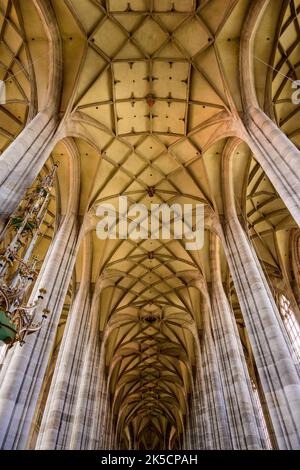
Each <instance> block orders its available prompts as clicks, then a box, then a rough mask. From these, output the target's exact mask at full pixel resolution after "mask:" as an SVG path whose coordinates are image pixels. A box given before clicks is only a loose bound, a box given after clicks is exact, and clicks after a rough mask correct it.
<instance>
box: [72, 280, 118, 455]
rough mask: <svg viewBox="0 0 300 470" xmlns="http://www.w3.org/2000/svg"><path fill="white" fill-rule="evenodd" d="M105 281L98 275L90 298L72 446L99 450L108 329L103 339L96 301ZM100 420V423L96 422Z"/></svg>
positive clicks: (98, 299)
mask: <svg viewBox="0 0 300 470" xmlns="http://www.w3.org/2000/svg"><path fill="white" fill-rule="evenodd" d="M106 285H107V282H106V280H105V278H104V276H101V277H100V278H98V281H97V282H96V285H95V290H94V294H93V298H92V306H91V321H90V329H89V336H88V338H87V345H86V352H85V355H84V363H83V370H82V376H81V380H80V386H79V391H78V397H79V398H78V400H77V403H76V410H75V413H74V414H75V419H74V425H73V430H72V436H71V442H70V448H71V449H91V450H97V449H99V448H100V447H99V441H100V437H99V436H100V432H101V430H100V426H101V425H102V424H103V422H102V420H100V417H101V410H102V408H103V396H102V395H103V387H104V386H105V384H106V381H105V344H106V339H107V337H108V334H109V331H110V328H109V326H107V327H106V330H105V332H104V335H103V337H102V340H101V339H100V328H99V318H100V312H99V304H100V295H101V292H102V290H103V289H104V288H105V287H106ZM99 421H100V423H99Z"/></svg>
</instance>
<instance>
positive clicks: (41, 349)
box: [0, 214, 78, 449]
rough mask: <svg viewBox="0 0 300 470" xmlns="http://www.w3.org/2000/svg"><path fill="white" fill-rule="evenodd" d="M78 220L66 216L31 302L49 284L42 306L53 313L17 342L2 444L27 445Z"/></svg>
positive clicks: (0, 405) (2, 401)
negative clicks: (40, 325) (31, 333)
mask: <svg viewBox="0 0 300 470" xmlns="http://www.w3.org/2000/svg"><path fill="white" fill-rule="evenodd" d="M77 234H78V230H77V221H76V216H75V215H74V214H72V215H71V216H69V217H66V219H65V221H64V223H63V224H62V226H61V228H60V229H59V231H58V233H57V234H56V236H55V239H54V241H53V243H52V245H51V247H50V249H49V251H48V254H47V257H46V260H45V261H44V267H43V269H42V270H41V272H40V275H39V277H38V280H37V282H36V284H35V287H34V290H33V293H32V296H31V299H30V302H32V301H34V300H35V299H36V297H37V295H38V289H39V288H46V289H47V294H46V296H45V299H44V302H43V305H42V307H41V310H42V309H43V308H47V309H49V310H50V312H51V315H50V316H49V318H48V320H46V321H45V322H44V324H43V327H42V328H41V330H40V331H39V332H38V333H37V334H33V335H31V336H28V337H27V340H26V343H25V344H24V345H23V346H19V345H18V344H17V345H16V346H15V350H14V353H13V355H12V357H11V359H10V363H9V366H8V368H7V370H6V374H5V377H4V379H3V381H2V384H1V388H0V421H1V428H0V448H2V449H24V448H26V443H27V439H28V437H29V433H30V428H31V423H32V418H33V415H34V412H35V408H36V405H37V402H38V398H39V393H40V391H41V387H42V383H43V379H44V375H45V372H46V368H47V364H48V361H49V358H50V354H51V350H52V348H53V343H54V339H55V334H56V330H57V326H58V322H59V318H60V314H61V310H62V307H63V304H64V299H65V296H66V293H67V290H68V286H69V283H70V279H71V275H72V271H73V266H74V262H75V254H76V245H77Z"/></svg>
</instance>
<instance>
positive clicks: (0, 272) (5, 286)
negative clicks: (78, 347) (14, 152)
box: [0, 165, 57, 346]
mask: <svg viewBox="0 0 300 470" xmlns="http://www.w3.org/2000/svg"><path fill="white" fill-rule="evenodd" d="M56 168H57V165H54V166H53V168H52V169H51V170H50V172H49V173H48V174H47V175H46V176H44V177H42V178H39V179H38V184H37V185H36V186H35V187H34V188H32V189H30V190H29V191H27V193H26V195H25V197H24V199H23V200H22V202H21V203H20V205H19V207H18V208H17V209H16V211H15V212H14V213H13V215H12V216H11V217H10V219H9V221H8V223H7V225H6V227H5V229H4V232H3V245H4V248H2V250H1V251H0V340H1V341H3V342H4V343H6V344H8V345H10V346H11V345H13V344H14V343H16V342H19V343H20V344H21V345H22V344H24V342H25V339H26V337H27V335H29V334H32V333H34V332H37V331H39V330H40V329H41V327H42V324H43V321H44V319H45V318H46V317H47V315H48V314H49V311H48V310H47V309H44V310H43V311H42V312H41V313H42V318H41V320H38V318H39V317H40V312H39V305H40V304H41V302H42V300H43V298H44V295H45V293H46V290H45V289H39V293H38V297H37V300H35V301H34V302H32V303H30V304H28V297H29V295H30V293H31V291H32V287H33V284H34V281H35V279H36V276H37V267H36V266H37V262H38V258H36V257H35V256H33V250H34V248H35V246H36V244H37V241H38V240H39V239H40V237H42V236H43V232H42V225H43V223H44V222H45V217H46V215H47V210H48V206H49V202H50V198H51V190H52V188H53V184H54V176H55V173H56ZM7 240H10V241H9V242H8V244H7ZM5 242H6V245H5Z"/></svg>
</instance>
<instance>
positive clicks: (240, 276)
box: [222, 141, 300, 449]
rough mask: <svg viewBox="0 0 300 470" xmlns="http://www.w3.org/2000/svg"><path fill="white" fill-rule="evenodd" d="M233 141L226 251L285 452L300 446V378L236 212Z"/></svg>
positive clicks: (228, 154) (228, 159)
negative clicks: (233, 178)
mask: <svg viewBox="0 0 300 470" xmlns="http://www.w3.org/2000/svg"><path fill="white" fill-rule="evenodd" d="M236 145H237V142H236V141H230V142H229V143H228V144H227V146H226V148H225V150H224V152H223V161H222V178H223V189H224V195H223V200H224V204H225V214H226V220H225V222H224V227H223V230H224V247H225V251H226V256H227V261H228V264H229V268H230V271H231V274H232V278H233V281H234V285H235V288H236V292H237V295H238V298H239V302H240V306H241V310H242V313H243V317H244V321H245V324H246V328H247V331H248V334H249V338H250V342H251V346H252V350H253V354H254V357H255V361H256V364H257V368H258V373H259V376H260V380H261V384H262V387H263V391H264V394H265V397H266V402H267V405H268V409H269V412H270V416H271V419H272V424H273V426H274V431H275V435H276V438H277V442H278V446H279V448H280V449H299V448H300V379H299V375H298V372H297V368H296V366H295V364H294V361H293V358H292V355H291V349H290V347H289V345H288V343H287V338H286V335H285V334H284V332H283V328H284V327H283V325H282V322H281V319H280V314H279V312H278V310H277V307H276V304H275V302H274V299H273V296H272V293H271V291H270V288H269V286H268V283H267V281H266V279H265V276H264V273H263V270H262V267H261V265H260V263H259V260H258V258H257V256H256V253H255V251H254V249H253V247H252V245H251V242H250V241H249V239H248V237H247V235H246V233H245V231H244V230H243V228H242V226H241V224H240V222H239V219H238V216H237V213H236V208H235V199H234V189H233V181H232V174H233V173H232V168H231V165H232V153H233V151H234V149H235V148H236Z"/></svg>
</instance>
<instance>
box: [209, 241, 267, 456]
mask: <svg viewBox="0 0 300 470" xmlns="http://www.w3.org/2000/svg"><path fill="white" fill-rule="evenodd" d="M210 260H211V281H212V282H211V290H210V298H211V307H212V318H213V325H214V332H215V336H216V345H217V349H218V356H219V365H220V370H222V377H223V380H224V390H225V396H226V406H227V408H228V418H229V422H230V424H229V427H230V432H231V438H232V441H233V448H234V449H249V450H253V449H265V448H266V442H265V437H264V433H263V427H262V426H263V423H261V422H260V418H259V412H258V409H257V406H256V403H255V400H254V396H253V391H252V385H251V381H250V377H249V373H248V369H247V364H246V361H245V357H244V354H243V351H242V345H241V341H240V338H239V334H238V330H237V325H236V322H235V319H234V316H233V312H232V310H231V308H230V305H229V302H228V299H227V297H226V294H225V292H224V288H223V284H222V275H221V265H220V240H219V238H218V237H217V236H216V235H215V234H213V233H212V234H211V244H210Z"/></svg>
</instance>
